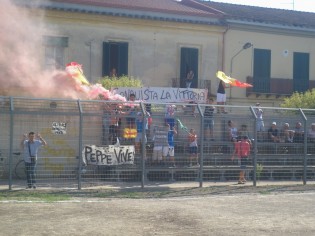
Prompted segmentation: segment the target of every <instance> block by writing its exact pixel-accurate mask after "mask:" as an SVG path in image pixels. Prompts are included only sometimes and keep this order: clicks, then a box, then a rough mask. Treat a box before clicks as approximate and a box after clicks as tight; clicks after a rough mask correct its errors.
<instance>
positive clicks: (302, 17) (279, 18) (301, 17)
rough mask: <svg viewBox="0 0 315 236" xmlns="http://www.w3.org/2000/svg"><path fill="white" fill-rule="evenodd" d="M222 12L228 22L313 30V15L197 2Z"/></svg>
mask: <svg viewBox="0 0 315 236" xmlns="http://www.w3.org/2000/svg"><path fill="white" fill-rule="evenodd" d="M199 2H200V3H202V4H204V5H207V6H209V7H211V8H214V9H216V10H218V11H220V12H222V13H223V14H224V15H225V16H224V18H225V19H226V20H227V21H228V20H241V21H248V22H253V23H265V24H277V25H284V26H291V27H297V28H298V27H300V28H315V13H311V12H300V11H292V10H283V9H274V8H265V7H255V6H246V5H238V4H229V3H219V2H215V1H199Z"/></svg>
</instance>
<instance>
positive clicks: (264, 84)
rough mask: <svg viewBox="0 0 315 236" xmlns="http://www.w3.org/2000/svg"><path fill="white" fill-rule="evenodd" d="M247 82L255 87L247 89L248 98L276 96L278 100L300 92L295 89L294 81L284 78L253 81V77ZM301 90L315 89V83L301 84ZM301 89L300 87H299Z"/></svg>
mask: <svg viewBox="0 0 315 236" xmlns="http://www.w3.org/2000/svg"><path fill="white" fill-rule="evenodd" d="M246 82H247V83H250V84H252V85H253V87H252V88H247V89H246V96H247V97H248V96H250V95H256V97H259V96H266V97H270V96H275V97H276V98H278V97H281V96H291V95H292V94H293V92H294V91H299V90H300V89H299V88H295V87H296V86H294V84H293V79H283V78H270V79H268V78H256V79H253V77H251V76H247V78H246ZM300 85H301V88H303V87H306V88H307V89H312V88H315V81H312V80H310V81H308V84H307V85H305V84H303V82H301V84H300ZM299 87H300V86H299Z"/></svg>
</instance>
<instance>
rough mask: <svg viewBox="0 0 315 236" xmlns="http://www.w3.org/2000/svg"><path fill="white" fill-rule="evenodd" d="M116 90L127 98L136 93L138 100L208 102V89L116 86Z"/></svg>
mask: <svg viewBox="0 0 315 236" xmlns="http://www.w3.org/2000/svg"><path fill="white" fill-rule="evenodd" d="M113 91H114V92H116V93H117V94H120V95H122V96H124V97H126V98H129V95H130V94H132V93H133V94H135V95H136V100H142V101H145V102H190V101H194V102H196V103H206V101H207V96H208V89H194V88H169V87H165V88H164V87H143V88H127V87H123V88H115V89H113Z"/></svg>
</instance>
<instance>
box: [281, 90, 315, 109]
mask: <svg viewBox="0 0 315 236" xmlns="http://www.w3.org/2000/svg"><path fill="white" fill-rule="evenodd" d="M281 107H285V108H309V109H315V89H312V90H311V91H306V92H305V93H297V92H296V93H293V94H292V96H290V97H288V98H285V99H284V101H283V103H282V104H281Z"/></svg>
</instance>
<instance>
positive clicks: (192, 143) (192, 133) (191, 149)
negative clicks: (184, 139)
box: [188, 129, 199, 166]
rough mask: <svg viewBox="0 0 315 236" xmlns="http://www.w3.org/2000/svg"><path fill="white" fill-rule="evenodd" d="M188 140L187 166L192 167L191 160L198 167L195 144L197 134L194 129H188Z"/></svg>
mask: <svg viewBox="0 0 315 236" xmlns="http://www.w3.org/2000/svg"><path fill="white" fill-rule="evenodd" d="M188 140H189V153H190V157H189V162H190V163H189V166H192V162H193V160H195V161H196V165H197V166H199V163H198V144H197V134H196V131H195V129H190V132H189V134H188Z"/></svg>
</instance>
